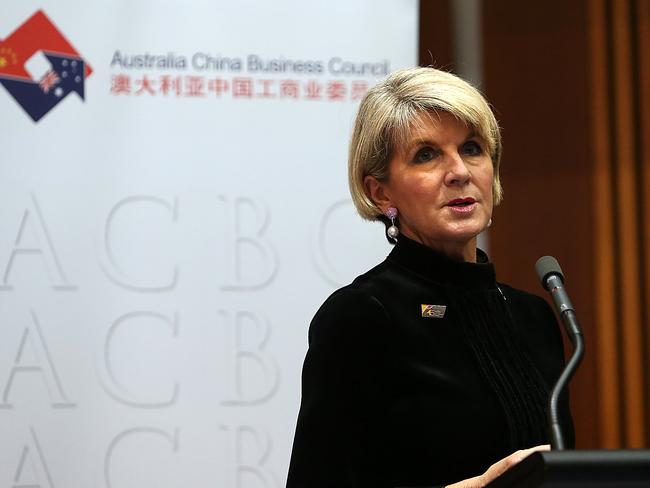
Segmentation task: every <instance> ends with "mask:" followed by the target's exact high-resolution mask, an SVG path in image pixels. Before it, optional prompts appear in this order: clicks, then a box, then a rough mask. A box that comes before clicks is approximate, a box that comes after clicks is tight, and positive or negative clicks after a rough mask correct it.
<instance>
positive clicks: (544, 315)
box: [499, 283, 556, 324]
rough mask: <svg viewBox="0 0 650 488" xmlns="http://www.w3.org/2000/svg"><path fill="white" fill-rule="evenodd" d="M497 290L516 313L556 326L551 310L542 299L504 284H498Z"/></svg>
mask: <svg viewBox="0 0 650 488" xmlns="http://www.w3.org/2000/svg"><path fill="white" fill-rule="evenodd" d="M499 288H500V289H501V291H502V292H503V294H504V296H505V298H506V301H507V302H508V303H509V305H510V306H511V307H515V309H516V311H517V312H518V313H520V314H525V315H526V316H528V317H530V318H537V319H539V320H541V321H545V322H548V323H551V324H556V320H555V314H554V312H553V309H552V308H551V306H550V305H549V304H548V302H547V301H546V300H544V299H543V298H542V297H540V296H538V295H535V294H533V293H529V292H527V291H524V290H519V289H517V288H513V287H512V286H510V285H506V284H504V283H499Z"/></svg>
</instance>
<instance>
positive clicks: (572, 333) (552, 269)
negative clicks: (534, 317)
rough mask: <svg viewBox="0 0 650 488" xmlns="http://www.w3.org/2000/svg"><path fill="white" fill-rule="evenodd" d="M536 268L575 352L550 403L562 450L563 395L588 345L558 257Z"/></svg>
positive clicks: (555, 441) (555, 439)
mask: <svg viewBox="0 0 650 488" xmlns="http://www.w3.org/2000/svg"><path fill="white" fill-rule="evenodd" d="M535 271H536V272H537V276H538V278H539V280H540V282H541V283H542V286H543V287H544V288H545V289H546V290H547V291H548V292H549V293H550V294H551V297H552V298H553V302H554V303H555V307H556V309H557V311H558V313H559V314H560V318H561V319H562V322H563V323H564V326H565V328H566V331H567V334H568V335H569V339H570V340H571V344H572V345H573V355H572V356H571V359H569V361H568V362H567V364H566V366H565V367H564V370H563V371H562V373H561V374H560V377H559V378H558V380H557V382H556V383H555V386H554V387H553V390H552V391H551V397H550V399H549V405H548V411H549V427H550V431H551V447H552V448H553V449H555V450H558V451H561V450H563V449H564V437H563V435H562V428H561V426H560V421H559V416H558V403H559V398H560V396H561V395H562V393H563V392H564V390H565V389H566V387H567V385H568V383H569V381H570V380H571V378H572V377H573V375H574V374H575V372H576V370H577V369H578V366H579V365H580V362H581V361H582V357H583V356H584V353H585V346H584V341H583V338H582V331H581V330H580V325H579V324H578V318H577V316H576V314H575V311H574V309H573V305H572V304H571V300H569V295H568V294H567V292H566V290H565V288H564V274H563V273H562V269H561V268H560V264H559V263H558V262H557V259H555V258H554V257H552V256H543V257H541V258H539V259H538V260H537V262H536V263H535Z"/></svg>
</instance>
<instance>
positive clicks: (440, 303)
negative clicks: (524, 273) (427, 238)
mask: <svg viewBox="0 0 650 488" xmlns="http://www.w3.org/2000/svg"><path fill="white" fill-rule="evenodd" d="M478 257H479V262H478V263H464V262H456V261H453V260H450V259H448V258H446V257H445V256H443V255H440V254H438V253H435V252H433V251H432V250H431V249H429V248H427V247H425V246H422V245H420V244H418V243H416V242H413V241H410V240H409V239H407V238H405V237H400V239H399V242H398V243H397V245H396V246H395V248H394V249H393V251H392V252H391V254H390V255H389V256H388V258H387V259H386V261H384V262H383V263H382V264H380V265H379V266H377V267H375V268H374V269H372V270H370V271H369V272H367V273H365V274H364V275H362V276H360V277H358V278H357V279H356V280H355V281H354V282H353V283H352V284H351V285H349V286H347V287H344V288H342V289H340V290H338V291H336V292H335V293H333V294H332V295H331V296H330V297H329V298H328V299H327V301H326V302H325V303H324V304H323V306H322V307H321V308H320V309H319V311H318V312H317V314H316V315H315V317H314V319H313V321H312V323H311V326H310V329H309V350H308V352H307V357H306V358H305V364H304V367H303V384H302V403H301V408H300V414H299V418H298V423H297V427H296V435H295V439H294V446H293V451H292V456H291V465H290V469H289V476H288V482H287V487H288V488H321V487H322V488H326V487H327V488H347V487H350V488H351V487H374V488H387V487H398V486H413V487H414V486H422V487H425V486H440V485H444V484H449V483H452V482H455V481H459V480H462V479H466V478H469V477H472V476H476V475H478V474H481V473H482V472H484V471H485V470H486V469H487V468H488V467H489V466H490V465H491V464H492V463H494V462H496V461H497V460H499V459H501V458H503V457H505V456H506V455H508V454H510V453H511V452H512V451H514V450H516V449H520V448H524V447H530V446H533V445H537V444H541V443H546V442H548V435H547V432H546V423H547V421H546V413H545V404H546V397H547V395H548V390H549V388H550V387H551V386H552V385H553V383H554V382H555V380H556V379H557V377H558V376H559V373H560V371H561V369H562V366H563V351H562V340H561V335H560V332H559V329H558V327H557V323H556V321H555V316H554V314H553V312H552V311H551V310H550V308H549V306H548V305H547V304H546V302H545V301H544V300H542V299H541V298H539V297H537V296H534V295H530V294H528V293H525V292H522V291H519V290H515V289H513V288H511V287H509V286H507V285H504V284H498V283H497V281H496V276H495V271H494V267H493V266H492V264H491V263H489V262H488V260H487V257H486V256H485V255H484V254H483V253H481V252H480V251H479V254H478ZM531 272H532V271H531ZM430 306H434V308H436V309H437V310H442V307H446V308H445V309H444V310H445V311H444V316H440V315H442V314H441V313H439V314H438V316H437V317H435V316H423V315H427V314H423V310H424V309H426V308H427V307H430ZM429 315H430V314H429ZM434 315H435V314H434ZM561 420H562V424H563V426H564V428H565V430H566V433H567V438H568V439H569V441H568V443H569V445H571V444H572V443H573V426H572V422H571V417H570V414H569V410H568V402H567V399H564V401H563V403H562V405H561Z"/></svg>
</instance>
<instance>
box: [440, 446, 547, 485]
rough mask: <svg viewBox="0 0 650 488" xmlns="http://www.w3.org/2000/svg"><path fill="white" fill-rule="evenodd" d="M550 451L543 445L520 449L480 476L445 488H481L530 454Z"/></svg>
mask: <svg viewBox="0 0 650 488" xmlns="http://www.w3.org/2000/svg"><path fill="white" fill-rule="evenodd" d="M550 449H551V446H549V445H548V444H544V445H542V446H535V447H531V448H530V449H522V450H520V451H516V452H513V453H512V454H510V456H508V457H505V458H503V459H502V460H500V461H497V462H496V463H494V464H493V465H492V466H490V467H489V468H488V469H487V471H486V472H485V473H483V474H482V475H480V476H475V477H474V478H469V479H466V480H463V481H459V482H458V483H454V484H453V485H447V487H446V488H483V487H484V486H486V485H487V484H488V483H490V482H491V481H492V480H494V479H495V478H498V477H499V476H500V475H501V474H503V473H505V472H506V471H508V470H509V469H510V468H512V467H513V466H514V465H515V464H517V463H518V462H520V461H521V460H522V459H524V458H526V457H528V456H530V455H531V454H532V453H534V452H536V451H549V450H550Z"/></svg>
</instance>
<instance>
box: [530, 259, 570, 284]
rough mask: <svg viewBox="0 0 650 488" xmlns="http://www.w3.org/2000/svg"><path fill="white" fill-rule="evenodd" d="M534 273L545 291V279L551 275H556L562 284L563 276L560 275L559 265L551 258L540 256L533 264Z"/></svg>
mask: <svg viewBox="0 0 650 488" xmlns="http://www.w3.org/2000/svg"><path fill="white" fill-rule="evenodd" d="M535 271H536V272H537V277H538V278H539V281H540V282H541V283H542V286H543V287H544V288H545V289H547V286H546V279H547V278H548V277H549V276H550V275H552V274H556V275H558V276H559V277H560V279H561V280H562V283H564V274H563V273H562V268H560V263H558V262H557V259H555V258H554V257H553V256H542V257H541V258H539V259H538V260H537V262H536V263H535Z"/></svg>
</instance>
